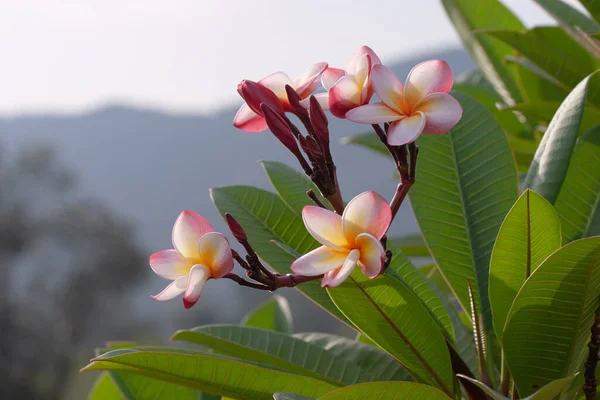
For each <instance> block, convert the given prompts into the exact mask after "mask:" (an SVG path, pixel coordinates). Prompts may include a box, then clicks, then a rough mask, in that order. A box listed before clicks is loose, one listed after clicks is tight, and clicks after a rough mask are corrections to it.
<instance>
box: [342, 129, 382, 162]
mask: <svg viewBox="0 0 600 400" xmlns="http://www.w3.org/2000/svg"><path fill="white" fill-rule="evenodd" d="M340 142H341V143H342V144H357V145H359V146H362V147H366V148H367V149H369V150H373V151H374V152H376V153H378V154H381V155H384V156H386V157H390V153H389V152H388V151H387V149H386V148H385V146H384V145H383V143H381V141H380V140H379V138H378V137H377V136H376V135H375V133H374V132H366V133H359V134H358V135H354V136H346V137H343V138H342V139H340Z"/></svg>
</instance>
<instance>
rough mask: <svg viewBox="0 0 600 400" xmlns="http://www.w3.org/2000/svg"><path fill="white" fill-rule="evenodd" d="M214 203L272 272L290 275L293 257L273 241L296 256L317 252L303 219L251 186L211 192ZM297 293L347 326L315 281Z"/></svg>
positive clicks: (284, 205) (216, 189)
mask: <svg viewBox="0 0 600 400" xmlns="http://www.w3.org/2000/svg"><path fill="white" fill-rule="evenodd" d="M210 193H211V198H212V200H213V203H214V204H215V206H216V207H217V209H218V210H219V212H220V213H221V215H224V214H225V213H226V212H229V213H231V214H232V215H233V216H234V217H235V218H236V219H237V220H238V221H239V222H240V223H241V224H242V226H243V227H244V229H245V231H246V233H247V234H248V238H249V241H250V243H251V244H252V246H253V247H254V249H255V250H256V252H257V253H258V254H259V256H260V257H261V259H262V260H264V261H265V262H266V263H267V264H269V265H270V266H271V267H272V268H273V269H274V270H275V271H277V272H279V273H282V274H285V273H289V272H290V265H291V263H292V262H293V261H294V257H293V256H292V255H290V254H289V253H288V252H286V251H284V250H282V249H281V248H279V247H277V246H275V245H273V244H272V243H270V241H271V240H276V241H278V242H280V243H282V244H284V245H285V246H288V247H290V248H291V249H292V250H293V251H295V252H297V253H299V254H305V253H307V252H309V251H310V250H312V249H314V248H316V247H317V246H318V243H317V242H316V241H315V240H314V239H313V238H312V236H310V234H309V233H308V231H307V230H306V229H305V228H304V224H303V223H302V219H301V218H300V217H299V216H298V214H296V212H294V211H292V210H291V209H290V208H289V207H288V206H287V205H286V204H285V203H284V202H283V200H281V198H280V197H279V196H277V195H276V194H274V193H271V192H267V191H266V190H262V189H258V188H255V187H251V186H228V187H222V188H213V189H211V191H210ZM297 289H298V290H299V291H300V292H302V293H303V294H304V295H306V296H307V297H308V298H309V299H311V300H312V301H314V302H315V303H316V304H317V305H319V306H320V307H322V308H324V309H325V310H326V311H328V312H329V313H331V314H332V315H334V316H335V317H337V318H338V319H340V320H341V321H342V322H345V323H348V321H347V320H346V318H345V317H344V316H343V315H342V313H341V312H340V311H339V310H338V309H337V308H336V307H335V305H334V304H333V303H332V301H331V300H330V298H329V296H328V295H327V293H326V292H325V290H324V289H323V288H321V285H320V284H319V282H317V281H312V282H306V283H303V284H302V285H298V286H297Z"/></svg>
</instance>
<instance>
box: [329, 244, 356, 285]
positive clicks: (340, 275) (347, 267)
mask: <svg viewBox="0 0 600 400" xmlns="http://www.w3.org/2000/svg"><path fill="white" fill-rule="evenodd" d="M359 257H360V252H359V251H358V250H356V249H355V250H352V251H351V252H350V254H348V257H347V258H346V261H344V265H342V266H341V267H340V268H336V269H334V270H333V271H330V272H328V273H326V274H325V276H324V277H323V279H321V286H322V287H330V288H332V287H336V286H338V285H339V284H340V283H342V282H344V280H346V278H347V277H349V276H350V274H351V273H352V271H353V270H354V267H356V263H357V262H358V259H359Z"/></svg>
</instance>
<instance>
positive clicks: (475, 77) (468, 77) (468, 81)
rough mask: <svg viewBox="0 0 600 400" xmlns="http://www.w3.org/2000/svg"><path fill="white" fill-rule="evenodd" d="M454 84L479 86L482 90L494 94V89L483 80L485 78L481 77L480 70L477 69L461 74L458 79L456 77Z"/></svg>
mask: <svg viewBox="0 0 600 400" xmlns="http://www.w3.org/2000/svg"><path fill="white" fill-rule="evenodd" d="M454 83H460V84H464V85H469V86H479V87H481V88H483V89H488V90H491V91H493V92H494V87H493V86H492V85H491V84H490V82H489V81H488V80H487V79H486V78H485V76H483V73H482V72H481V69H479V68H478V67H475V68H472V69H470V70H468V71H466V72H463V73H462V74H460V75H459V76H458V77H456V79H455V80H454Z"/></svg>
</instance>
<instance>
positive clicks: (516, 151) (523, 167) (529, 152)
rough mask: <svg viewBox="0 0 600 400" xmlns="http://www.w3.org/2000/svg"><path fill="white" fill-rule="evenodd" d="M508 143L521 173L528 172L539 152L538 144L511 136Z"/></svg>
mask: <svg viewBox="0 0 600 400" xmlns="http://www.w3.org/2000/svg"><path fill="white" fill-rule="evenodd" d="M508 143H509V145H510V148H511V149H512V151H513V155H514V156H515V160H516V161H517V168H518V169H519V171H521V172H527V170H528V169H529V166H530V165H531V161H533V156H534V155H535V152H536V150H537V143H536V142H534V141H533V140H530V139H525V138H520V137H516V136H509V137H508Z"/></svg>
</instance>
